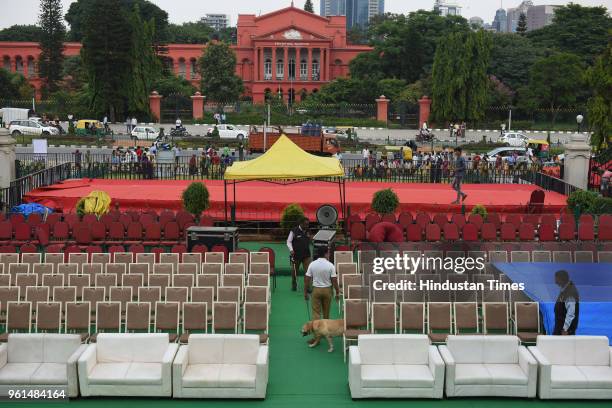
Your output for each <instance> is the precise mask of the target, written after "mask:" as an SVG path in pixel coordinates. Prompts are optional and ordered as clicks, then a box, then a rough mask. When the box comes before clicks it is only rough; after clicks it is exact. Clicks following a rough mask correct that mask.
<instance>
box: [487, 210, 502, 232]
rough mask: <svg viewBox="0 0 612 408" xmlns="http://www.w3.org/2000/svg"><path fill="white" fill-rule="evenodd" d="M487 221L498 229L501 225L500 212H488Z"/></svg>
mask: <svg viewBox="0 0 612 408" xmlns="http://www.w3.org/2000/svg"><path fill="white" fill-rule="evenodd" d="M487 222H489V223H491V224H493V225H495V229H498V228H499V227H500V226H501V223H502V222H501V217H500V216H499V214H498V213H491V214H487Z"/></svg>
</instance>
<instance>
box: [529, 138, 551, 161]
mask: <svg viewBox="0 0 612 408" xmlns="http://www.w3.org/2000/svg"><path fill="white" fill-rule="evenodd" d="M526 147H527V148H528V149H529V148H531V150H532V151H533V155H534V157H537V158H538V159H540V160H542V161H547V160H548V159H549V158H550V146H549V144H548V142H547V141H546V140H536V139H529V140H527V144H526Z"/></svg>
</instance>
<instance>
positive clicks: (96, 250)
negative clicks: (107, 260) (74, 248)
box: [85, 245, 103, 262]
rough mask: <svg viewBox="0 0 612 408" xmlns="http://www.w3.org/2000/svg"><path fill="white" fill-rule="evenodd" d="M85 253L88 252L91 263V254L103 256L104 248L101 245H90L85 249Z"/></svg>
mask: <svg viewBox="0 0 612 408" xmlns="http://www.w3.org/2000/svg"><path fill="white" fill-rule="evenodd" d="M85 252H87V255H88V257H87V258H88V259H89V262H91V254H101V253H102V252H103V250H102V247H101V246H100V245H89V246H88V247H87V248H85Z"/></svg>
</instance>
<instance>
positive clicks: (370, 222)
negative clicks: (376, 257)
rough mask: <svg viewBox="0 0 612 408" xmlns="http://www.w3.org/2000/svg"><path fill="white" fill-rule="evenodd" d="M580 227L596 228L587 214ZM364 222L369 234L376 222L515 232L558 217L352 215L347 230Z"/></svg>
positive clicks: (610, 221) (602, 221)
mask: <svg viewBox="0 0 612 408" xmlns="http://www.w3.org/2000/svg"><path fill="white" fill-rule="evenodd" d="M560 220H561V223H567V224H575V223H576V221H575V218H574V216H573V215H572V214H567V213H563V214H561V217H560ZM578 221H579V224H591V225H595V219H594V218H593V216H592V215H590V214H582V215H581V216H580V218H579V219H578ZM362 222H365V228H366V231H370V229H372V227H373V226H374V225H376V224H378V223H379V222H391V223H394V224H395V223H397V224H399V225H400V226H402V227H403V228H404V229H405V228H407V226H408V225H410V224H418V225H420V226H421V227H422V228H423V229H425V227H426V226H427V225H428V224H431V223H433V224H437V225H438V226H439V227H440V228H444V225H445V224H448V223H451V224H456V225H457V226H458V227H459V228H461V227H463V225H465V224H466V223H471V224H475V225H477V226H479V227H480V226H482V224H484V223H485V222H488V223H491V224H494V225H495V226H496V227H497V228H498V229H499V228H500V227H501V225H502V224H503V223H510V224H514V225H515V227H516V228H519V226H520V225H521V224H532V225H536V226H537V225H553V226H556V225H557V217H556V216H555V215H553V214H499V213H490V214H488V215H487V218H486V220H485V219H483V217H482V216H481V215H479V214H469V215H468V216H467V218H466V216H465V215H464V214H441V213H439V214H435V215H434V216H433V218H432V217H431V216H430V214H428V213H424V212H418V213H417V214H416V215H415V216H413V215H412V213H409V212H402V213H400V214H399V216H397V217H396V215H395V214H385V215H383V216H380V215H379V214H376V213H369V214H367V215H366V217H365V220H362V219H361V216H360V215H359V214H353V215H351V216H350V217H349V219H348V225H349V229H350V228H351V226H352V224H354V223H362ZM599 225H600V226H610V227H612V214H604V215H601V216H600V217H599Z"/></svg>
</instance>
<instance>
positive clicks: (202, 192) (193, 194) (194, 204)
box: [182, 182, 210, 222]
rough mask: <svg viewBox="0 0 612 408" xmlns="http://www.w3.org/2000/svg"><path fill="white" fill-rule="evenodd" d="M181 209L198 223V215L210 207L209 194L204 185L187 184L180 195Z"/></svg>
mask: <svg viewBox="0 0 612 408" xmlns="http://www.w3.org/2000/svg"><path fill="white" fill-rule="evenodd" d="M182 199H183V207H184V208H185V210H187V211H189V212H190V213H191V214H193V216H194V217H195V219H196V221H197V222H199V221H200V215H202V212H204V211H206V210H207V209H208V207H209V206H210V194H209V193H208V189H207V188H206V186H205V185H204V183H198V182H194V183H191V184H189V186H187V188H186V189H185V190H184V191H183V194H182Z"/></svg>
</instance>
